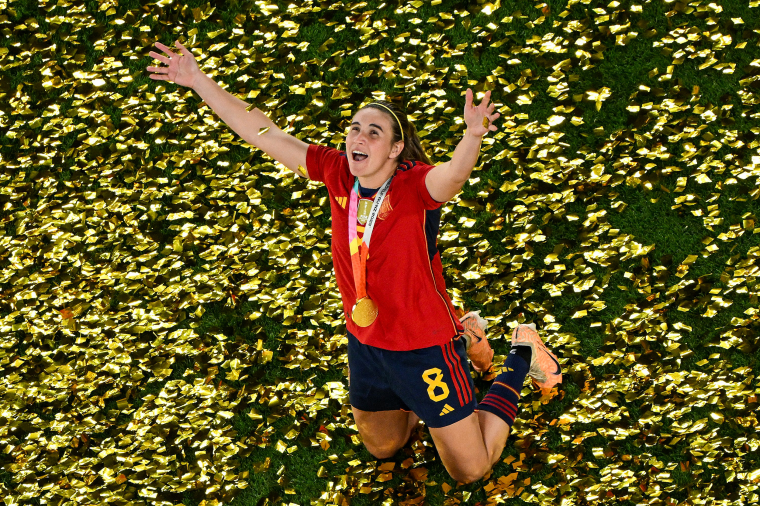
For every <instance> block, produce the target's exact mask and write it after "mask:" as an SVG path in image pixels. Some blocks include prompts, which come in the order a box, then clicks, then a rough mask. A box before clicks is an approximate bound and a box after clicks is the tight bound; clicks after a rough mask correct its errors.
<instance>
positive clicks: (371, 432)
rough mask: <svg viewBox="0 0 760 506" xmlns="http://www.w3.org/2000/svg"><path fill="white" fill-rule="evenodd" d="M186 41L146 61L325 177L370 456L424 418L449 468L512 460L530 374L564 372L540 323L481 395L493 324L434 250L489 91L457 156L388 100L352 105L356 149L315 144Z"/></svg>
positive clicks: (470, 112)
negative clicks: (232, 85) (447, 154)
mask: <svg viewBox="0 0 760 506" xmlns="http://www.w3.org/2000/svg"><path fill="white" fill-rule="evenodd" d="M176 45H177V48H178V49H179V54H176V53H173V52H172V50H171V48H169V47H167V46H165V45H163V44H161V43H159V42H156V46H157V47H158V48H159V49H161V50H162V51H164V52H165V53H166V54H167V55H168V56H162V55H160V54H158V53H156V52H153V51H151V52H150V55H151V56H152V57H153V58H155V59H156V60H158V61H160V62H162V63H164V64H166V66H162V67H147V70H148V71H149V72H153V73H152V74H151V75H150V77H151V78H153V79H157V80H163V81H172V82H174V83H176V84H179V85H181V86H187V87H190V88H192V89H193V90H195V91H196V92H197V93H198V94H199V95H200V96H201V98H203V100H204V101H205V102H206V104H208V105H209V107H211V108H212V109H213V110H214V112H216V113H217V114H218V115H219V117H221V119H222V120H223V121H224V122H225V123H227V125H228V126H229V127H230V128H232V130H234V131H235V132H236V133H237V134H238V135H240V136H241V137H242V138H243V139H244V140H245V141H247V142H248V143H250V144H252V145H254V146H256V147H257V148H259V149H260V150H262V151H264V152H265V153H267V154H268V155H269V156H271V157H272V158H274V159H275V160H277V161H278V162H280V163H282V164H283V165H285V166H286V167H288V168H289V169H290V170H292V171H293V172H295V173H296V174H298V175H299V176H304V177H307V178H309V179H311V180H314V181H322V182H324V183H325V185H326V186H327V191H328V194H329V196H330V208H331V213H332V252H333V264H334V268H335V276H336V278H337V282H338V288H339V289H340V292H341V296H342V299H343V308H344V314H345V317H346V328H347V330H348V363H349V371H350V372H349V399H350V402H351V406H352V409H353V415H354V420H355V422H356V425H357V428H358V429H359V433H360V434H361V437H362V440H363V442H364V444H365V446H366V447H367V449H368V450H369V452H370V453H372V455H374V456H375V457H377V458H379V459H382V458H388V457H391V456H393V455H394V454H395V453H396V451H398V450H399V449H400V448H401V447H402V446H404V444H406V442H407V441H408V439H409V436H410V434H411V431H412V429H413V428H414V426H415V425H416V424H417V422H418V421H419V419H422V420H423V421H424V422H425V423H426V424H427V426H428V428H429V429H430V434H431V436H432V437H433V441H434V443H435V445H436V447H437V449H438V453H439V455H440V456H441V460H442V461H443V464H444V466H445V467H446V469H447V470H448V472H449V474H451V476H452V477H453V478H454V479H455V480H457V481H460V482H473V481H475V480H478V479H480V478H481V477H482V476H483V475H484V474H485V473H487V472H488V470H489V469H490V468H491V467H492V466H493V464H494V463H495V462H496V461H497V460H498V459H499V457H500V456H501V452H502V450H503V449H504V445H505V443H506V440H507V437H508V436H509V431H510V428H511V426H512V423H513V422H514V419H515V416H516V414H517V406H518V400H519V397H520V390H521V389H522V385H523V381H524V379H525V376H526V374H529V375H530V376H531V377H532V378H533V379H534V381H535V382H536V383H537V384H538V385H539V386H540V387H541V388H544V389H549V388H551V387H553V386H554V385H556V384H557V383H560V382H561V381H562V373H561V370H560V366H559V362H558V361H557V358H556V357H555V356H554V355H553V354H552V353H551V352H550V351H549V350H547V348H546V347H545V346H544V344H543V342H542V341H541V339H540V338H539V337H538V334H537V333H536V331H535V325H518V326H517V328H515V330H514V332H513V333H512V348H511V350H510V353H509V355H508V357H507V360H506V362H505V364H504V367H503V368H502V372H501V373H500V374H499V375H498V376H496V378H495V380H494V382H493V384H492V386H491V388H490V389H489V391H488V393H487V394H486V396H485V397H484V398H483V400H482V401H481V402H480V403H479V404H478V403H477V402H476V400H475V396H474V394H473V391H474V386H473V381H472V378H471V376H470V372H469V367H468V363H467V359H466V354H467V355H469V357H470V359H471V360H472V361H473V366H474V368H475V369H476V370H480V371H481V372H483V373H484V374H487V373H490V372H491V371H490V368H491V359H492V356H493V351H492V350H491V347H490V346H489V345H488V341H487V339H486V336H485V332H484V331H485V320H483V319H482V318H480V317H479V315H478V314H476V313H468V314H466V315H464V316H463V317H462V319H461V321H460V319H459V318H457V317H456V316H455V315H456V313H455V310H454V307H453V305H452V303H451V300H450V299H449V297H448V295H447V294H446V288H445V284H444V280H443V274H442V266H441V259H440V255H439V253H438V250H437V248H436V237H437V234H438V226H439V219H440V206H441V204H442V203H443V202H446V201H448V200H450V199H451V198H453V197H454V196H455V195H456V194H457V193H458V192H459V190H460V189H461V188H462V185H464V183H465V181H467V179H468V177H469V176H470V172H471V171H472V169H473V167H474V166H475V163H476V161H477V159H478V155H479V152H480V144H481V140H482V137H483V136H484V135H485V134H487V133H488V132H489V131H490V132H493V131H496V129H497V127H496V126H495V125H494V124H493V121H494V120H496V119H497V118H498V117H499V113H495V114H494V113H493V109H494V105H493V104H491V105H490V106H489V104H488V102H489V99H490V91H489V92H487V93H486V94H485V97H484V98H483V101H482V102H481V103H480V104H479V105H477V106H476V105H474V104H473V96H472V90H469V89H468V90H467V92H466V98H465V102H466V103H465V107H464V120H465V122H466V124H467V130H466V132H465V133H464V136H463V137H462V139H461V140H460V141H459V144H458V145H457V147H456V149H455V150H454V154H453V157H452V158H451V160H450V161H448V162H445V163H441V164H439V165H432V164H431V162H430V160H429V159H428V157H427V155H426V154H425V152H424V149H423V148H422V145H421V144H420V140H419V138H418V136H417V133H416V129H415V128H414V126H413V125H412V124H411V123H410V122H409V120H408V119H407V116H406V114H404V112H403V111H401V110H399V109H398V108H397V107H396V106H394V105H392V104H390V103H388V102H382V101H377V102H374V103H370V104H368V105H366V106H365V107H363V108H362V109H360V110H359V111H358V112H357V113H356V114H355V115H354V117H353V118H352V120H351V128H350V131H349V133H348V135H347V137H346V140H345V148H346V149H345V151H338V150H335V149H332V148H329V147H325V146H319V145H310V144H307V143H305V142H303V141H301V140H300V139H297V138H295V137H293V136H291V135H288V134H286V133H284V132H283V131H282V130H280V129H279V128H278V127H277V125H276V124H275V123H274V122H272V121H271V120H270V119H269V118H268V117H267V116H266V115H265V114H264V113H263V112H262V111H260V110H259V109H253V110H251V111H250V112H248V111H247V108H248V104H247V103H245V102H244V101H242V100H240V99H238V98H236V97H235V96H233V95H231V94H230V93H228V92H226V91H225V90H223V89H222V88H221V87H220V86H219V85H218V84H216V83H215V82H214V81H213V80H212V79H211V78H210V77H208V76H206V75H205V74H203V73H202V72H201V71H200V69H199V67H198V64H197V62H196V60H195V58H194V56H193V55H192V53H191V52H190V51H188V50H187V49H186V48H185V47H184V46H183V45H182V44H180V43H179V41H177V42H176ZM265 127H269V130H268V131H267V132H266V133H265V134H263V135H259V131H260V130H261V129H263V128H265Z"/></svg>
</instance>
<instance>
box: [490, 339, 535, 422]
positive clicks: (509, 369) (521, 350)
mask: <svg viewBox="0 0 760 506" xmlns="http://www.w3.org/2000/svg"><path fill="white" fill-rule="evenodd" d="M530 355H531V349H530V347H528V346H513V347H512V349H511V350H510V351H509V355H508V356H507V361H506V362H505V363H504V368H503V370H504V372H502V373H501V374H499V375H498V376H496V379H494V381H493V384H492V385H491V388H490V389H489V390H488V393H487V394H486V396H485V397H484V398H483V400H482V401H480V404H478V410H482V411H488V412H489V413H493V414H494V415H496V416H498V417H499V418H501V419H502V420H504V421H505V422H507V425H509V426H510V427H512V424H513V423H514V422H515V417H516V416H517V401H518V400H519V399H520V390H522V385H523V381H525V376H526V375H527V374H528V369H529V367H530Z"/></svg>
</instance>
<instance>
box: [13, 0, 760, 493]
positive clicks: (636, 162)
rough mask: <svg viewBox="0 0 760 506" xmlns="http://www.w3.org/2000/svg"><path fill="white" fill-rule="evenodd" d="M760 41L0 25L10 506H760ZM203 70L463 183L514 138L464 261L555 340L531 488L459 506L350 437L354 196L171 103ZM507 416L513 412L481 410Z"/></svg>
mask: <svg viewBox="0 0 760 506" xmlns="http://www.w3.org/2000/svg"><path fill="white" fill-rule="evenodd" d="M759 13H760V7H759V6H758V2H757V0H750V1H747V0H742V1H736V2H723V3H720V4H719V3H718V2H715V3H711V2H709V1H695V2H678V1H671V2H662V1H656V0H650V1H648V2H641V3H631V2H616V1H613V2H611V3H602V2H593V1H585V2H584V1H572V0H570V1H567V2H560V1H549V2H547V3H540V2H539V3H534V2H524V1H522V0H517V1H514V2H504V3H502V2H500V1H498V0H497V1H496V2H482V1H477V2H475V1H473V2H469V3H466V2H456V1H451V0H443V1H440V0H436V1H432V2H423V1H415V2H384V3H383V2H377V1H368V2H348V1H346V2H344V1H338V2H319V1H316V0H305V1H303V2H298V3H294V4H293V5H292V6H290V7H289V5H288V4H286V3H282V2H279V3H277V2H265V1H255V2H253V1H229V2H225V3H218V4H217V3H214V2H211V3H207V2H198V1H196V0H187V1H186V2H184V3H176V2H167V1H161V2H154V3H146V2H143V3H141V2H137V1H134V0H121V1H117V0H104V1H101V2H95V1H84V2H82V1H78V0H74V1H70V0H58V1H57V2H54V1H52V0H50V1H45V0H38V1H29V0H23V1H8V0H0V30H2V31H3V35H4V37H3V38H2V39H0V143H1V144H2V146H1V147H0V157H1V158H0V370H1V371H2V374H0V378H1V379H0V399H2V400H1V401H0V422H1V423H0V449H1V450H2V451H0V497H3V498H4V501H5V503H6V504H7V505H8V506H10V505H15V504H56V505H57V504H61V505H62V504H74V503H78V504H103V503H106V502H108V503H112V504H119V505H127V504H156V505H170V504H172V505H174V504H185V505H188V506H190V505H201V504H203V505H207V506H210V505H212V504H219V503H225V504H228V503H229V504H234V505H246V506H248V505H250V506H253V505H256V506H260V505H263V504H298V505H306V504H341V505H344V504H352V505H369V504H378V503H385V504H407V505H411V504H430V505H440V504H446V505H453V504H464V503H467V504H477V503H479V504H496V503H500V502H505V503H506V504H523V503H542V504H561V505H563V506H565V505H571V504H588V503H610V504H623V505H633V504H653V505H654V504H657V505H660V504H663V505H665V504H667V505H675V504H689V505H691V504H754V503H757V502H758V500H759V499H758V487H759V484H760V456H759V454H758V447H759V446H760V438H759V436H758V433H757V428H756V427H757V417H756V413H755V411H756V410H757V406H758V400H757V398H758V394H759V393H760V385H758V382H757V379H756V375H757V371H758V369H759V368H760V364H759V363H758V358H759V357H758V344H757V340H758V318H759V314H758V313H759V311H758V295H759V292H760V287H758V284H757V278H758V273H759V272H760V263H759V259H760V235H758V234H759V232H758V231H759V230H760V228H759V227H758V215H757V210H758V196H759V195H760V186H759V185H758V177H759V176H760V126H758V125H760V123H759V122H758V120H759V119H760V113H758V112H757V111H758V104H760V96H759V95H758V90H759V89H760V50H759V49H758V47H759V41H760V30H758V29H757V27H758V26H760V15H759ZM177 38H180V39H181V40H182V41H183V42H185V43H186V45H187V46H188V47H189V48H191V50H192V51H193V53H194V54H195V55H196V57H197V58H198V60H199V62H200V64H201V65H202V69H203V70H204V72H206V73H207V74H209V75H212V76H213V77H214V78H215V79H216V80H217V81H218V82H219V83H223V85H225V86H227V89H228V90H229V91H230V92H233V93H235V94H236V95H237V96H239V97H240V98H242V99H243V100H246V101H247V102H249V103H253V104H256V106H257V107H259V108H260V109H261V110H262V111H265V112H267V113H268V114H269V115H270V117H271V118H272V119H273V120H275V121H276V123H277V124H278V125H279V126H280V127H281V128H283V129H286V131H289V132H291V133H293V134H294V135H297V136H298V137H299V138H302V139H304V140H305V141H307V142H312V143H320V144H329V145H332V146H334V147H338V146H339V145H340V144H341V143H342V140H343V137H344V135H345V131H346V127H347V126H348V120H349V119H350V118H351V115H352V114H353V113H355V112H356V110H357V109H358V107H359V106H360V105H361V104H363V103H366V102H368V101H369V100H372V99H373V98H388V99H390V100H393V101H397V102H398V103H400V104H402V105H404V106H405V108H406V110H407V111H408V113H409V114H410V117H411V118H412V119H413V121H414V122H415V125H416V128H417V130H418V131H420V132H421V135H423V143H424V144H425V146H426V149H427V150H428V153H429V154H430V155H431V158H432V159H433V160H434V162H436V163H440V162H443V161H446V160H448V158H449V155H450V154H451V153H452V152H453V149H454V147H455V146H456V143H457V142H458V140H459V139H460V138H461V135H462V133H463V131H464V128H463V127H464V125H463V123H462V109H463V106H464V93H465V90H466V89H467V88H468V87H471V88H472V89H473V90H474V91H476V92H477V94H478V97H481V96H482V94H483V93H484V92H485V91H486V90H492V98H493V101H495V102H496V103H497V107H498V108H499V111H500V112H501V114H502V116H501V118H500V119H499V120H498V121H497V124H498V125H499V131H498V132H497V133H496V134H494V135H489V136H487V137H486V138H485V140H484V143H483V150H482V155H481V158H480V160H479V162H478V166H477V167H476V169H475V171H474V172H473V174H472V177H471V180H470V181H469V183H468V184H466V185H465V188H464V189H463V191H462V193H461V194H460V195H459V196H458V197H457V198H455V199H454V200H453V201H451V202H449V203H447V204H446V205H445V206H444V212H443V218H442V223H441V232H440V236H439V243H438V247H439V250H440V252H441V258H442V261H443V264H444V273H445V277H446V281H447V287H448V289H449V293H450V294H451V297H452V299H453V300H454V301H455V303H456V304H457V305H459V306H462V307H466V308H468V309H480V310H482V315H484V316H485V317H487V319H488V320H489V322H490V325H491V326H490V329H489V337H490V339H491V341H492V343H493V347H494V349H495V350H496V354H497V357H496V358H497V362H499V363H500V362H501V361H503V360H504V355H505V353H506V352H507V350H508V345H509V342H508V336H509V333H510V329H511V328H512V327H513V326H514V325H515V324H516V323H518V322H536V323H537V325H538V327H539V330H540V332H541V334H542V336H544V338H545V340H546V341H547V342H548V343H549V344H550V345H551V346H552V347H553V349H554V350H555V351H556V353H557V355H558V356H559V357H560V358H561V361H562V362H563V369H564V381H563V383H562V385H561V386H560V388H559V389H558V390H557V391H554V392H553V393H552V394H551V395H547V396H543V397H542V396H541V395H540V392H539V391H535V390H534V389H533V388H532V387H531V386H529V385H528V384H527V383H526V386H525V388H524V390H523V398H522V404H521V412H520V413H519V415H518V419H517V421H516V423H515V427H514V433H513V435H512V436H510V439H509V441H508V443H507V448H506V449H505V452H504V455H503V460H502V461H501V462H499V463H498V464H497V465H496V466H495V468H494V470H493V472H492V474H490V475H489V476H488V477H487V478H485V479H484V480H481V481H480V482H478V483H475V484H471V485H465V486H457V484H456V483H454V482H453V480H451V479H450V478H449V477H448V475H447V473H446V471H445V469H444V468H443V466H442V465H441V463H440V460H439V459H438V457H437V455H436V453H435V450H434V448H433V446H432V444H431V441H430V437H429V434H428V432H427V430H426V429H424V428H421V429H420V430H419V431H418V433H417V434H416V435H415V436H414V438H413V440H412V441H411V442H410V444H409V445H407V447H406V448H404V449H403V450H401V451H400V452H399V453H398V455H397V456H396V457H395V458H393V459H389V460H387V461H379V462H378V461H376V460H374V459H373V458H372V457H371V456H370V454H369V453H368V452H367V451H366V450H365V449H364V448H363V446H362V445H361V440H360V438H359V436H358V434H357V432H356V428H355V425H354V424H353V420H352V417H351V415H350V409H349V407H348V399H347V384H346V381H345V375H346V354H345V351H346V339H345V325H344V324H343V314H342V306H341V303H340V297H339V293H338V291H337V287H336V285H335V279H334V275H333V273H332V260H331V256H330V217H329V208H328V203H327V198H328V195H327V191H326V189H325V188H324V187H323V186H322V185H320V184H317V183H305V182H304V180H302V179H298V178H294V177H292V175H290V173H289V172H288V171H286V170H284V169H283V167H281V166H276V165H275V164H274V163H273V161H272V160H271V159H269V158H268V157H266V156H265V155H263V154H262V153H261V152H259V151H257V150H256V149H255V148H252V146H250V145H248V144H246V143H245V142H243V141H241V140H240V139H239V138H237V137H236V136H235V134H234V133H233V132H231V131H230V130H229V129H228V128H227V127H226V126H225V125H224V124H223V123H220V121H219V118H218V117H217V116H215V115H214V113H213V111H211V110H210V109H209V108H208V107H207V106H206V105H205V104H203V103H201V100H200V99H199V97H198V96H197V95H196V94H194V93H193V92H192V91H191V90H188V89H184V88H179V87H177V86H175V85H173V84H167V83H160V82H157V81H153V80H151V79H149V78H148V73H147V72H146V71H145V67H146V66H148V65H153V64H154V62H153V61H152V59H151V58H150V57H149V56H148V51H149V50H151V49H154V47H153V44H154V42H155V41H156V40H160V41H161V42H163V43H164V44H166V45H169V46H174V41H175V40H176V39H177ZM476 385H477V386H478V388H479V389H480V391H481V396H482V393H483V392H484V391H485V390H487V388H488V384H487V383H484V382H482V381H481V380H480V379H476Z"/></svg>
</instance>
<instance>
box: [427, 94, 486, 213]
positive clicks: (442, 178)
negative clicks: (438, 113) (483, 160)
mask: <svg viewBox="0 0 760 506" xmlns="http://www.w3.org/2000/svg"><path fill="white" fill-rule="evenodd" d="M490 98H491V92H490V90H489V91H487V92H486V95H485V97H483V100H482V101H481V102H480V105H478V106H475V105H473V103H472V90H470V89H468V90H467V93H466V95H465V106H464V120H465V123H466V124H467V131H466V132H465V134H464V136H463V137H462V140H461V141H459V144H457V147H456V148H455V149H454V155H453V156H452V157H451V160H449V161H448V162H444V163H442V164H440V165H436V166H435V168H433V169H430V172H428V173H427V176H425V186H426V187H427V190H428V192H429V193H430V196H431V197H433V198H434V199H435V200H437V201H438V202H447V201H449V200H451V199H452V198H454V195H456V194H457V193H459V190H461V189H462V186H464V183H465V182H466V181H467V179H469V177H470V173H471V172H472V169H473V168H475V163H476V162H477V161H478V155H480V142H481V140H482V139H483V136H484V135H485V134H487V133H488V132H494V131H496V129H497V128H496V125H493V124H492V122H493V121H494V120H495V119H496V118H498V117H499V116H501V114H499V113H498V112H497V113H496V114H493V109H494V104H491V105H490V106H489V105H488V100H489V99H490Z"/></svg>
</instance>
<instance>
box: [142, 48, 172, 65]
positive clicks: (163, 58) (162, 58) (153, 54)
mask: <svg viewBox="0 0 760 506" xmlns="http://www.w3.org/2000/svg"><path fill="white" fill-rule="evenodd" d="M148 54H149V55H150V56H151V57H153V58H154V59H156V60H158V61H160V62H161V63H166V64H167V65H169V63H170V62H171V60H170V59H169V58H167V57H166V56H161V55H160V54H158V53H157V52H155V51H151V52H149V53H148ZM172 54H174V53H172Z"/></svg>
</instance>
